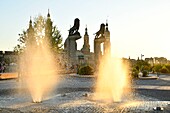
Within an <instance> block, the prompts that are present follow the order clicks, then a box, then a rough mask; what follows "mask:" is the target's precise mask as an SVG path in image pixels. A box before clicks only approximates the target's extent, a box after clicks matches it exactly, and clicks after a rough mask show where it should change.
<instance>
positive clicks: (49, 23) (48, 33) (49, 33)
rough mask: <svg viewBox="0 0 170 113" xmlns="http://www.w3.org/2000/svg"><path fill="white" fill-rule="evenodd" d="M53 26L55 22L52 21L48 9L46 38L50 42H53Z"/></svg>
mask: <svg viewBox="0 0 170 113" xmlns="http://www.w3.org/2000/svg"><path fill="white" fill-rule="evenodd" d="M52 24H53V22H52V21H51V18H50V13H49V9H48V14H47V20H46V25H45V37H46V38H47V40H49V41H51V38H52Z"/></svg>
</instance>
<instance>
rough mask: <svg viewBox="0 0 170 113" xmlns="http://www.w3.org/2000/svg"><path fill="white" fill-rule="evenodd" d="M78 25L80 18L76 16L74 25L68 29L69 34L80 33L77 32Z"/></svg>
mask: <svg viewBox="0 0 170 113" xmlns="http://www.w3.org/2000/svg"><path fill="white" fill-rule="evenodd" d="M79 26H80V20H79V19H78V18H76V19H75V20H74V26H73V27H72V28H70V30H69V36H72V35H80V33H79V32H78V30H79Z"/></svg>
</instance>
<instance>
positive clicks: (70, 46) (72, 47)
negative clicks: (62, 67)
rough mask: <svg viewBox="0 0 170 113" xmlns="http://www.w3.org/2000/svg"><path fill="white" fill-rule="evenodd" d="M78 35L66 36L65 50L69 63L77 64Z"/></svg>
mask: <svg viewBox="0 0 170 113" xmlns="http://www.w3.org/2000/svg"><path fill="white" fill-rule="evenodd" d="M80 38H81V36H80V35H72V36H68V38H67V39H66V42H65V45H66V46H65V50H66V51H67V57H68V61H69V63H70V64H72V65H75V64H77V60H76V51H77V43H76V40H78V39H80Z"/></svg>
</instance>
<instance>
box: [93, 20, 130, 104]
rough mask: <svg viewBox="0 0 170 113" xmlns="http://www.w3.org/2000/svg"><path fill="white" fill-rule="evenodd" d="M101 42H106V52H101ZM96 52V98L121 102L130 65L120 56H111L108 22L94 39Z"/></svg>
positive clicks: (102, 25) (127, 84)
mask: <svg viewBox="0 0 170 113" xmlns="http://www.w3.org/2000/svg"><path fill="white" fill-rule="evenodd" d="M108 34H109V35H108ZM101 43H104V50H103V51H104V54H103V55H102V54H101V50H100V49H101V47H100V45H101ZM94 53H95V60H96V66H98V64H99V67H96V71H97V83H96V90H95V92H96V95H95V97H94V98H95V99H97V100H103V101H111V102H112V101H114V102H120V101H121V100H122V95H123V94H125V92H128V91H127V90H125V89H126V88H125V87H127V86H129V85H130V84H129V82H128V77H127V75H128V66H127V65H125V64H123V62H122V60H121V59H120V58H116V57H111V54H110V32H109V31H108V24H107V23H106V30H105V25H104V24H101V27H100V30H99V31H98V32H97V33H96V37H95V40H94Z"/></svg>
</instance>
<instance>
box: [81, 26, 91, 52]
mask: <svg viewBox="0 0 170 113" xmlns="http://www.w3.org/2000/svg"><path fill="white" fill-rule="evenodd" d="M81 51H82V53H84V54H89V53H90V45H89V35H88V32H87V26H86V28H85V34H84V44H83V48H82V49H81Z"/></svg>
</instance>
